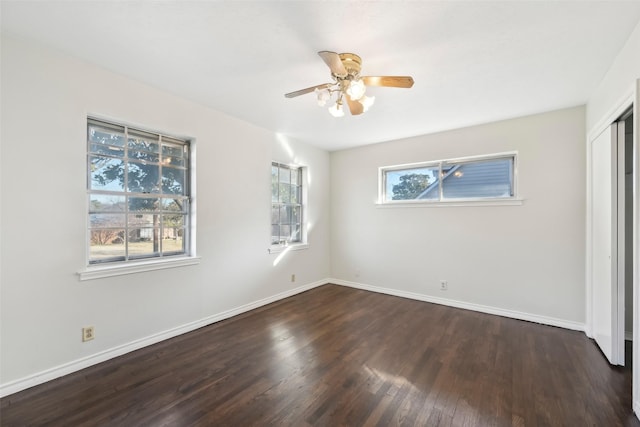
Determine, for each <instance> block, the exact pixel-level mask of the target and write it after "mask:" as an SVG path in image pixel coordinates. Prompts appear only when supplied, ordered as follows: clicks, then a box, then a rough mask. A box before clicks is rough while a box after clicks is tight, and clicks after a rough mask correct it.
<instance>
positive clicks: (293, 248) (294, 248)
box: [268, 243, 309, 254]
mask: <svg viewBox="0 0 640 427" xmlns="http://www.w3.org/2000/svg"><path fill="white" fill-rule="evenodd" d="M308 248H309V244H308V243H293V244H291V245H286V246H285V245H277V246H271V247H269V249H268V251H269V253H270V254H279V253H280V252H284V251H287V252H288V251H299V250H302V249H308Z"/></svg>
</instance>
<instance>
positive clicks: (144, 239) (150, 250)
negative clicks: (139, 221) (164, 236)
mask: <svg viewBox="0 0 640 427" xmlns="http://www.w3.org/2000/svg"><path fill="white" fill-rule="evenodd" d="M159 237H160V232H159V229H158V228H134V229H130V230H129V233H128V241H127V248H128V249H129V257H130V258H140V257H143V256H145V257H148V256H154V255H157V254H159V253H160V238H159Z"/></svg>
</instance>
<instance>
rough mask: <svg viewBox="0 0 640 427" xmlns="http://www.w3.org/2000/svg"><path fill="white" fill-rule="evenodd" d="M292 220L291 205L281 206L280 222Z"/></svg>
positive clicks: (284, 222)
mask: <svg viewBox="0 0 640 427" xmlns="http://www.w3.org/2000/svg"><path fill="white" fill-rule="evenodd" d="M290 222H291V206H280V224H281V225H282V224H289V223H290Z"/></svg>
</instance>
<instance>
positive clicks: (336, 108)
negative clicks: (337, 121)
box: [329, 101, 344, 117]
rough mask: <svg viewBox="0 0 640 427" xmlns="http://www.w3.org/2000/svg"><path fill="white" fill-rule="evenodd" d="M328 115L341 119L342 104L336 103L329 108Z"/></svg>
mask: <svg viewBox="0 0 640 427" xmlns="http://www.w3.org/2000/svg"><path fill="white" fill-rule="evenodd" d="M329 114H331V115H332V116H333V117H343V116H344V109H343V108H342V104H341V103H340V102H339V101H338V102H336V103H335V104H333V105H332V106H331V107H329Z"/></svg>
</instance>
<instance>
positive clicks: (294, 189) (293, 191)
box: [289, 175, 300, 203]
mask: <svg viewBox="0 0 640 427" xmlns="http://www.w3.org/2000/svg"><path fill="white" fill-rule="evenodd" d="M291 176H293V175H291ZM299 188H300V187H298V186H297V185H291V186H290V187H289V194H290V197H291V203H300V202H299V198H298V190H299Z"/></svg>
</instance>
